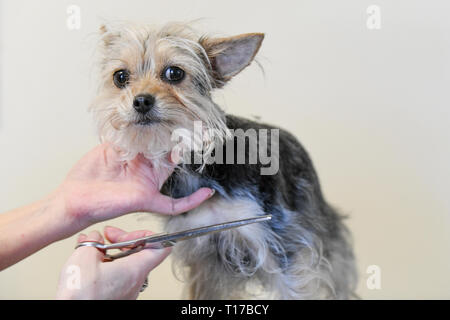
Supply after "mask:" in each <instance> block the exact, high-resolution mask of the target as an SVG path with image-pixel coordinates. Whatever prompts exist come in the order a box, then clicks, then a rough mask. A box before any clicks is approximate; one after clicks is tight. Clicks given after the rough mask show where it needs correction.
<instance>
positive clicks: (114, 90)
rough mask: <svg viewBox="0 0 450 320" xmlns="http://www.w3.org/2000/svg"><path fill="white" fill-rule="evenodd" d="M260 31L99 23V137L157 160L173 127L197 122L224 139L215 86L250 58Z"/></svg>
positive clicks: (96, 103)
mask: <svg viewBox="0 0 450 320" xmlns="http://www.w3.org/2000/svg"><path fill="white" fill-rule="evenodd" d="M263 38H264V35H263V34H261V33H251V34H243V35H239V36H234V37H228V38H211V37H206V36H197V35H196V33H195V32H193V31H192V29H191V28H190V27H189V26H187V25H184V24H169V25H166V26H164V27H162V28H150V27H136V26H131V25H116V26H102V27H101V48H100V52H101V62H100V69H101V85H100V90H99V94H98V96H97V98H96V99H95V101H94V103H93V105H92V109H93V111H94V114H95V117H96V119H97V122H98V124H99V130H100V135H101V137H102V139H103V140H106V141H109V142H111V143H113V144H114V145H116V146H117V147H118V148H119V149H120V150H121V151H122V152H123V153H124V157H126V158H133V157H134V156H135V155H136V154H138V153H143V154H144V155H145V156H146V157H148V158H152V159H155V158H160V157H162V156H163V155H164V154H166V153H167V152H169V151H170V150H171V147H173V144H174V143H176V142H174V141H172V139H171V136H172V133H173V131H174V130H176V129H179V128H184V129H186V130H193V123H194V121H201V123H202V125H203V128H204V129H206V130H212V132H214V134H215V135H216V137H215V139H217V138H219V139H222V138H223V137H225V136H226V135H227V128H226V125H225V123H224V114H223V112H222V111H221V110H220V109H219V108H218V107H217V105H216V104H215V103H214V102H213V101H212V99H211V91H212V90H213V89H215V88H220V87H222V86H223V85H224V84H225V83H226V82H227V81H228V80H230V79H231V78H232V77H233V76H235V75H236V74H238V73H239V72H240V71H241V70H242V69H244V68H245V67H246V66H248V65H249V64H250V63H251V61H252V60H253V58H254V56H255V55H256V53H257V51H258V49H259V47H260V46H261V42H262V40H263ZM210 132H211V131H210ZM217 136H218V137H217ZM210 140H211V139H210Z"/></svg>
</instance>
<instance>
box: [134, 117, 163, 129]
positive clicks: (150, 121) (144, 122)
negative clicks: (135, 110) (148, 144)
mask: <svg viewBox="0 0 450 320" xmlns="http://www.w3.org/2000/svg"><path fill="white" fill-rule="evenodd" d="M160 122H161V120H160V119H157V118H153V117H152V118H147V117H145V118H142V119H138V120H136V121H135V122H134V123H133V124H134V125H136V126H145V127H150V126H152V125H155V124H158V123H160Z"/></svg>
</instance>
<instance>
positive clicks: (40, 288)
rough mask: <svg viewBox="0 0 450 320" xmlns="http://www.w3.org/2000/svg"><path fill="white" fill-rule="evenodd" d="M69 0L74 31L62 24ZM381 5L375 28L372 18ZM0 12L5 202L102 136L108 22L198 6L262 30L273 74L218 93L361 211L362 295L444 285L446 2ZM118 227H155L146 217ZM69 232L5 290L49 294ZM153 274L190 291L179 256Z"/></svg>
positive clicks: (448, 250) (125, 5)
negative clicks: (100, 62) (99, 82)
mask: <svg viewBox="0 0 450 320" xmlns="http://www.w3.org/2000/svg"><path fill="white" fill-rule="evenodd" d="M70 4H76V5H78V6H80V8H81V19H82V21H81V23H82V24H81V29H80V30H72V31H70V30H68V28H67V27H66V19H67V14H66V9H67V6H68V5H70ZM371 4H377V5H379V6H380V8H381V19H382V20H381V29H380V30H369V29H368V28H367V27H366V19H367V14H366V9H367V7H368V6H369V5H371ZM0 10H1V17H0V23H1V29H0V30H1V36H0V41H1V59H2V60H1V65H0V68H1V70H0V75H1V84H2V86H1V89H0V95H1V101H0V178H1V180H0V212H4V211H7V210H9V209H12V208H14V207H17V206H20V205H23V204H26V203H29V202H31V201H34V200H36V199H39V198H40V197H43V196H44V195H45V194H47V193H48V192H50V191H51V190H53V189H54V188H56V187H57V185H58V184H59V183H60V182H61V181H62V179H63V178H64V176H65V174H66V172H67V171H68V170H69V169H70V168H71V166H72V165H73V163H74V162H75V161H76V160H77V159H78V158H80V157H81V155H82V154H83V153H85V152H86V151H87V150H89V149H90V148H92V147H93V146H94V145H95V144H96V143H97V137H96V134H95V130H94V126H93V122H92V120H91V115H90V114H89V113H88V112H87V107H88V105H89V102H90V100H91V98H92V97H93V93H94V92H95V86H96V83H95V78H94V77H93V75H92V73H93V61H94V60H93V56H94V46H95V33H96V31H97V29H98V26H99V25H100V23H101V21H102V19H105V20H109V19H121V20H139V21H148V22H151V23H163V22H166V21H169V20H190V19H196V18H199V17H202V18H205V20H203V21H202V23H201V24H200V25H202V26H204V30H207V31H217V32H221V33H226V34H237V33H243V32H253V31H262V32H266V34H267V37H266V39H265V42H264V44H263V47H262V50H261V54H260V61H261V63H262V64H263V66H264V68H265V76H263V74H262V73H261V71H260V70H259V69H258V68H257V67H256V66H255V65H253V66H251V67H250V68H249V69H247V70H246V71H245V72H243V73H242V74H241V75H240V76H239V77H238V78H236V79H235V81H233V82H232V83H231V85H229V86H228V87H227V88H226V89H225V90H224V91H222V92H221V93H219V94H218V95H217V96H218V101H220V102H221V103H222V105H223V106H224V107H225V108H226V109H227V110H228V111H229V112H230V113H235V114H239V115H243V116H253V115H257V116H260V117H261V118H262V119H263V120H264V121H268V122H272V123H274V124H278V125H280V126H283V127H285V128H287V129H289V130H291V131H292V132H293V133H294V134H295V135H296V136H297V137H298V138H299V139H300V140H301V141H302V143H303V144H304V145H305V146H306V148H307V149H308V150H309V152H310V154H311V156H312V158H313V160H314V161H315V165H316V167H317V170H318V172H319V175H320V178H321V181H322V185H323V189H324V192H325V194H326V196H327V198H328V199H329V201H330V202H331V203H333V204H335V205H336V206H338V207H339V208H340V209H341V210H342V212H344V213H347V214H349V215H350V216H351V219H350V220H349V222H348V223H349V226H350V228H351V230H352V232H353V234H354V238H355V249H356V255H357V258H358V268H359V273H360V281H359V288H358V293H359V294H360V295H361V297H363V298H371V299H381V298H388V299H391V298H450V217H449V212H450V197H449V195H448V193H449V189H450V170H449V168H448V164H449V163H450V148H449V137H450V130H449V125H450V112H449V102H450V97H449V94H450V90H449V80H450V64H449V58H450V55H449V53H450V52H449V51H450V42H449V40H450V32H449V31H450V30H449V29H450V20H449V19H448V14H449V12H450V3H449V2H448V1H445V0H442V1H425V0H422V1H412V0H402V1H400V0H396V1H393V0H377V1H365V0H353V1H333V0H329V1H317V0H310V1H298V0H297V1H275V2H274V1H242V0H238V1H231V0H227V1H210V0H203V1H200V0H198V1H186V0H179V1H175V0H172V1H149V0H142V1H106V0H102V1H87V0H86V1H77V0H73V1H61V0H53V1H49V0H47V1H32V0H29V1H17V0H14V1H12V0H3V1H1V0H0ZM108 224H112V225H116V226H120V227H123V228H126V229H130V230H131V229H138V228H139V229H142V228H150V229H153V230H155V231H158V230H160V226H158V224H157V223H155V222H153V221H152V220H149V219H139V215H136V214H134V215H129V216H127V217H122V218H120V219H117V220H116V221H112V222H108ZM100 227H101V226H93V227H91V228H89V229H94V228H100ZM74 243H75V239H74V238H70V239H67V240H65V241H62V242H60V243H55V244H53V245H51V246H49V247H48V248H46V249H44V250H42V251H41V252H39V253H37V254H35V255H34V256H32V257H30V258H28V259H26V260H25V261H22V262H21V263H19V264H17V265H15V266H13V267H11V268H9V269H7V270H5V271H3V272H0V298H3V299H5V298H12V299H21V298H32V299H37V298H39V299H40V298H44V299H51V298H53V297H54V294H55V286H56V281H57V277H58V274H59V270H60V268H61V266H62V265H63V263H64V261H65V260H66V259H67V257H68V256H69V255H70V254H71V252H72V249H73V245H74ZM0 246H1V244H0ZM369 265H378V266H380V268H381V272H382V282H381V285H382V287H381V289H380V290H369V289H368V288H367V286H366V279H367V276H368V275H367V274H366V269H367V267H368V266H369ZM150 282H151V287H150V288H149V289H148V290H147V291H146V292H145V293H144V294H143V295H142V298H152V299H153V298H162V299H166V298H178V297H179V296H180V290H181V287H182V285H181V283H180V282H178V281H177V280H175V279H174V277H173V276H172V274H171V270H170V261H166V262H165V263H164V264H163V265H162V267H160V268H159V269H157V270H156V271H154V272H153V273H152V274H151V276H150Z"/></svg>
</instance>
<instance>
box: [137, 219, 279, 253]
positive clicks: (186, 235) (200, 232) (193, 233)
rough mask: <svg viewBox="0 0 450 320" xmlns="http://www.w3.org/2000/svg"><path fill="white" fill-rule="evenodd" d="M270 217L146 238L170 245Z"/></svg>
mask: <svg viewBox="0 0 450 320" xmlns="http://www.w3.org/2000/svg"><path fill="white" fill-rule="evenodd" d="M270 219H272V216H271V215H266V216H260V217H253V218H248V219H242V220H236V221H230V222H225V223H218V224H214V225H210V226H206V227H200V228H195V229H189V230H183V231H178V232H174V233H168V234H161V235H155V236H150V237H148V238H147V239H146V240H145V243H147V244H152V243H158V242H159V243H165V244H166V245H164V246H170V245H173V244H175V242H177V241H182V240H188V239H192V238H197V237H201V236H204V235H207V234H210V233H214V232H219V231H224V230H229V229H234V228H238V227H242V226H245V225H248V224H252V223H257V222H263V221H268V220H270Z"/></svg>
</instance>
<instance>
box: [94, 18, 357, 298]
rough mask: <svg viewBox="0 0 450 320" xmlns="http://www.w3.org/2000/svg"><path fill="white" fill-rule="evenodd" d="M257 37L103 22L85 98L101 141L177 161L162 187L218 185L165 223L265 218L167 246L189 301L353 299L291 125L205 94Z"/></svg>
mask: <svg viewBox="0 0 450 320" xmlns="http://www.w3.org/2000/svg"><path fill="white" fill-rule="evenodd" d="M263 39H264V34H262V33H248V34H241V35H238V36H233V37H211V36H199V35H198V34H197V33H196V32H195V31H194V30H193V29H192V28H191V27H190V26H189V25H187V24H177V23H171V24H167V25H165V26H163V27H159V28H155V27H149V26H132V25H129V24H121V25H115V26H102V27H101V41H100V42H101V44H100V50H101V63H100V69H101V85H100V89H99V93H98V96H97V98H96V99H95V101H94V103H93V106H92V110H93V112H94V115H95V118H96V120H97V123H98V127H99V132H100V136H101V139H103V140H104V141H108V142H110V143H112V144H114V145H115V146H116V147H117V148H118V149H120V150H121V152H122V154H123V158H124V159H132V158H134V157H135V156H136V155H137V154H139V153H140V154H143V155H144V156H145V157H147V158H148V159H151V160H152V161H153V163H154V165H155V166H161V167H163V166H170V165H171V164H172V162H173V160H174V159H175V160H176V162H177V166H176V168H175V170H174V172H173V174H172V175H171V176H170V177H169V179H168V180H167V181H165V182H164V185H162V183H161V185H162V191H163V192H164V193H166V194H167V195H170V196H172V197H174V198H178V197H183V196H186V195H189V194H191V193H192V192H194V191H195V190H197V189H198V188H200V187H209V188H212V189H214V190H215V191H216V193H215V195H214V196H213V197H212V198H211V199H209V200H207V201H206V202H205V203H203V204H202V205H201V206H199V207H198V208H196V209H194V210H191V211H190V212H186V213H184V214H182V215H179V216H173V217H170V218H168V220H167V223H166V229H167V231H170V232H173V231H179V230H182V229H187V228H195V227H199V226H204V225H210V224H215V223H222V222H227V221H231V220H239V219H244V218H249V217H254V216H258V215H266V214H270V215H272V219H271V220H270V221H268V222H264V223H260V224H253V225H249V226H245V227H242V228H237V229H234V230H228V231H224V232H221V233H215V234H212V235H209V236H204V237H200V238H197V239H193V240H189V241H184V242H182V243H179V244H177V245H176V246H175V248H174V251H173V254H174V256H175V262H176V263H177V264H179V265H180V266H181V267H182V268H181V269H182V270H183V271H187V272H186V273H185V276H186V279H185V280H186V281H187V283H188V286H187V288H188V289H189V290H188V293H189V297H190V298H192V299H230V298H261V297H263V298H275V299H321V298H325V299H348V298H352V297H353V292H354V289H355V284H356V271H355V262H354V255H353V250H352V246H351V244H350V240H349V237H350V236H349V232H348V230H347V228H346V227H345V225H344V224H343V221H342V220H343V217H342V216H341V215H340V214H339V213H338V212H336V210H335V209H334V208H333V207H331V206H330V205H329V204H328V203H327V202H326V201H325V199H324V196H323V194H322V192H321V188H320V184H319V179H318V177H317V174H316V172H315V170H314V167H313V164H312V162H311V160H310V158H309V156H308V154H307V152H306V151H305V149H304V148H303V147H302V146H301V144H300V143H299V142H298V141H297V139H296V138H295V137H294V136H293V135H291V134H290V133H289V132H286V131H284V130H282V129H279V128H275V127H273V126H270V125H267V124H263V123H259V122H256V121H251V120H248V119H244V118H240V117H236V116H233V115H229V114H226V113H225V112H224V111H223V110H222V109H221V108H220V107H219V106H218V105H217V104H216V103H215V102H214V101H213V100H212V91H214V90H215V89H219V88H222V87H223V86H224V85H225V84H226V83H227V82H228V81H230V80H231V79H232V78H233V77H234V76H235V75H237V74H238V73H239V72H241V71H242V70H243V69H244V68H246V67H247V66H248V65H250V63H251V62H252V61H253V60H254V58H255V55H256V54H257V52H258V50H259V48H260V46H261V43H262V41H263ZM174 133H176V137H175V138H174ZM258 133H259V135H258ZM180 137H181V140H182V141H181V142H180ZM186 137H189V138H190V139H185V138H186ZM186 141H187V142H186ZM174 150H178V151H177V152H174ZM180 150H181V152H180ZM169 154H170V156H169ZM269 154H270V155H269ZM177 155H178V157H177ZM186 155H187V156H186ZM224 155H226V160H224V159H223V157H224ZM169 158H171V160H168V159H169Z"/></svg>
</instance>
